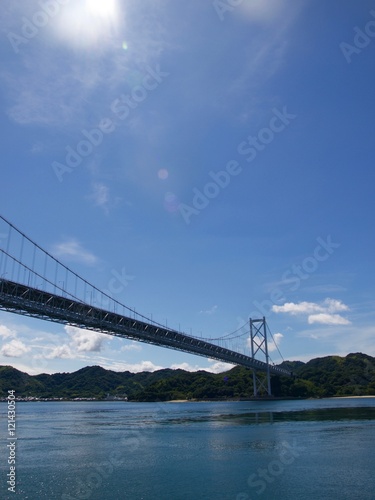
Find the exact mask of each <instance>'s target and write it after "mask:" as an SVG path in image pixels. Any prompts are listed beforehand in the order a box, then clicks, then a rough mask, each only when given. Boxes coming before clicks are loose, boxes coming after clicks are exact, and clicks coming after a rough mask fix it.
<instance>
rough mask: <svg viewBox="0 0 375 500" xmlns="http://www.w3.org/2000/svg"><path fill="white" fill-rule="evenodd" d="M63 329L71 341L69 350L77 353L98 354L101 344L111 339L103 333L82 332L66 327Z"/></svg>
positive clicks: (75, 328) (80, 329) (79, 329)
mask: <svg viewBox="0 0 375 500" xmlns="http://www.w3.org/2000/svg"><path fill="white" fill-rule="evenodd" d="M64 329H65V331H66V333H67V334H68V335H69V336H70V337H71V339H72V342H71V344H70V347H71V349H72V350H73V351H77V352H100V351H101V350H102V348H103V342H105V341H106V340H109V339H110V338H111V337H110V336H108V335H106V334H105V333H98V332H94V331H91V330H83V329H82V328H77V327H75V326H69V325H68V326H65V327H64Z"/></svg>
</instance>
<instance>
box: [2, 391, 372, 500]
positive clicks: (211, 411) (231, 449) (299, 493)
mask: <svg viewBox="0 0 375 500" xmlns="http://www.w3.org/2000/svg"><path fill="white" fill-rule="evenodd" d="M6 411H7V407H6V405H5V404H4V403H1V404H0V412H1V413H0V414H1V420H0V426H1V449H2V451H1V455H0V460H1V463H0V498H1V499H8V498H9V499H12V498H20V499H33V500H34V499H35V500H42V499H48V500H54V499H62V500H72V499H92V500H96V499H97V500H106V499H111V500H112V499H113V500H117V499H130V500H138V499H139V500H164V499H165V500H167V499H168V500H179V499H181V500H200V499H207V500H208V499H209V500H211V499H223V500H227V499H228V500H229V499H230V500H250V499H258V498H259V499H281V500H284V499H287V500H288V499H291V500H292V499H314V500H325V499H332V500H337V499H340V500H342V499H348V500H349V499H350V500H353V499H368V500H370V499H371V500H375V479H374V469H375V398H360V399H325V400H305V401H268V402H234V403H124V402H102V403H99V402H71V403H53V402H51V403H18V404H17V431H16V435H17V443H16V494H14V493H11V492H8V491H7V484H6V481H7V473H9V465H8V464H7V460H8V449H7V444H9V441H8V440H7V437H8V434H7V428H6Z"/></svg>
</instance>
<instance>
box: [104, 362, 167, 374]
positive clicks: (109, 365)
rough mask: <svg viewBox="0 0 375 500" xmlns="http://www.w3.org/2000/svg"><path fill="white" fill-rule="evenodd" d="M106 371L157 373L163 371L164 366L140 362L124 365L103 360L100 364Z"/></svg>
mask: <svg viewBox="0 0 375 500" xmlns="http://www.w3.org/2000/svg"><path fill="white" fill-rule="evenodd" d="M98 364H99V365H100V366H102V367H103V368H105V369H106V370H113V371H115V372H131V373H139V372H155V371H157V370H162V369H163V368H165V367H164V366H159V365H155V364H154V363H153V362H152V361H140V362H139V363H122V362H117V361H112V360H102V361H100V362H99V363H98Z"/></svg>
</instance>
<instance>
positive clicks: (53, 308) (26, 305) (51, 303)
mask: <svg viewBox="0 0 375 500" xmlns="http://www.w3.org/2000/svg"><path fill="white" fill-rule="evenodd" d="M0 309H2V310H5V311H9V312H14V313H18V314H24V315H27V316H32V317H35V318H39V319H43V320H48V321H54V322H57V323H62V324H68V325H73V326H77V327H79V328H85V329H88V330H94V331H97V332H101V333H106V334H109V335H116V336H118V337H123V338H127V339H131V340H135V341H138V342H146V343H149V344H155V345H158V346H162V347H167V348H170V349H177V350H180V351H184V352H188V353H190V354H197V355H199V356H204V357H207V358H212V359H216V360H219V361H225V362H227V363H232V364H235V365H242V366H246V367H248V368H253V369H256V370H259V371H267V364H266V363H264V362H262V361H259V360H257V359H254V358H251V357H249V356H246V355H244V354H240V353H238V352H235V351H231V350H230V349H226V348H224V347H220V346H217V345H215V344H211V343H210V342H206V341H204V340H201V339H197V338H194V337H190V336H188V335H185V334H183V333H180V332H178V331H176V330H173V329H169V328H165V327H162V326H159V325H155V324H152V323H147V322H144V321H139V320H137V319H133V318H130V317H127V316H123V315H121V314H117V313H114V312H109V311H106V310H104V309H100V308H97V307H94V306H91V305H89V304H85V303H82V302H79V301H76V300H72V299H70V298H68V297H61V296H59V295H54V294H52V293H49V292H44V291H42V290H38V289H36V288H31V287H28V286H26V285H21V284H19V283H15V282H13V281H9V280H5V279H0ZM269 369H270V373H272V374H275V375H286V376H290V375H291V373H290V372H289V371H288V370H285V369H283V368H280V367H277V366H272V365H270V366H269Z"/></svg>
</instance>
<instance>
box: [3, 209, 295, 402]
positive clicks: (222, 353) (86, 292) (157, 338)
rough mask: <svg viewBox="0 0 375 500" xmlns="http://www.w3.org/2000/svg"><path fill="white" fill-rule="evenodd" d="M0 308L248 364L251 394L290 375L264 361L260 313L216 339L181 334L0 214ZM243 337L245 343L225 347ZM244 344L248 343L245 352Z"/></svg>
mask: <svg viewBox="0 0 375 500" xmlns="http://www.w3.org/2000/svg"><path fill="white" fill-rule="evenodd" d="M0 310H3V311H7V312H12V313H16V314H21V315H25V316H30V317H34V318H38V319H42V320H47V321H53V322H56V323H60V324H66V325H72V326H76V327H79V328H84V329H87V330H93V331H96V332H101V333H105V334H108V335H114V336H118V337H122V338H126V339H130V340H133V341H137V342H145V343H148V344H154V345H157V346H161V347H166V348H169V349H175V350H179V351H184V352H187V353H190V354H195V355H199V356H203V357H206V358H210V359H215V360H218V361H224V362H226V363H231V364H234V365H242V366H245V367H247V368H251V369H252V370H253V382H254V396H256V395H258V393H259V394H260V393H261V392H264V393H266V394H269V395H271V386H270V376H271V374H272V375H284V376H291V373H290V372H289V371H288V370H286V369H284V368H282V367H280V366H276V365H274V364H273V363H271V362H270V357H269V353H268V338H267V333H268V335H272V334H271V332H270V331H269V329H268V326H267V324H266V320H265V318H264V317H263V318H258V319H250V322H249V331H248V330H247V331H242V332H241V333H238V332H239V331H240V330H243V327H242V328H240V329H238V330H236V331H235V332H232V333H230V334H226V335H223V336H222V337H218V338H216V339H212V338H211V339H203V338H200V337H195V336H193V335H187V334H186V333H183V332H181V331H179V330H175V329H173V328H169V327H168V326H166V325H162V324H161V323H158V322H156V321H153V320H152V319H150V318H148V317H146V316H144V315H142V314H139V313H137V312H136V311H135V310H134V309H131V308H129V307H127V306H126V305H124V304H122V303H121V302H119V301H117V300H115V299H114V298H113V297H111V296H110V295H109V294H107V293H105V292H103V291H101V290H100V289H98V288H97V287H96V286H94V285H92V284H90V283H89V282H88V281H86V280H85V279H84V278H82V277H81V276H79V275H78V274H77V273H75V272H74V271H72V270H71V269H70V268H68V267H67V266H66V265H64V264H63V263H61V262H60V261H59V260H57V259H56V258H55V257H54V256H53V255H51V254H50V253H49V252H47V251H46V250H44V249H43V248H42V247H40V246H39V245H38V244H37V243H35V242H34V241H33V240H31V239H30V238H29V237H28V236H26V234H24V233H23V232H21V231H20V230H19V229H17V228H16V227H15V226H14V225H13V224H11V223H10V222H9V221H8V220H7V219H5V218H4V217H2V216H1V215H0ZM244 326H245V325H244ZM244 337H246V339H247V344H244V343H242V346H238V345H237V348H236V349H233V348H230V347H228V345H229V344H230V343H233V342H234V341H235V340H238V339H239V338H242V339H243V338H244ZM248 344H250V345H248ZM245 347H247V350H249V347H251V356H250V355H247V354H246V353H245V352H246V349H245ZM259 358H263V360H262V359H259ZM259 373H265V374H266V377H265V378H264V377H260V376H259Z"/></svg>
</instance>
